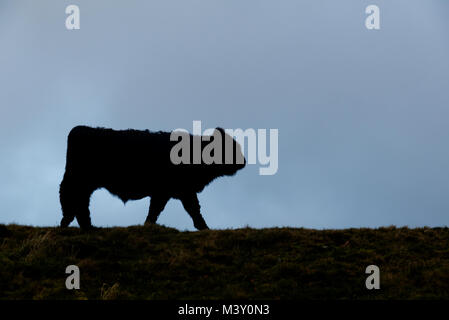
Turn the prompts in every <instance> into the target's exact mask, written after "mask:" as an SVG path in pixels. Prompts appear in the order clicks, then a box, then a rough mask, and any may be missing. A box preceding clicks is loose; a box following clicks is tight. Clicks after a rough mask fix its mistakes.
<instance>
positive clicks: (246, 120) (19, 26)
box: [0, 0, 449, 230]
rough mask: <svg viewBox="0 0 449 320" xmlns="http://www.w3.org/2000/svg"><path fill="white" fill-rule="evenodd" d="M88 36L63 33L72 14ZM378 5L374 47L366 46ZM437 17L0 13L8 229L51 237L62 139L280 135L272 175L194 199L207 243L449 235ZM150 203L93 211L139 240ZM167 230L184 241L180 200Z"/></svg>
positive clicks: (163, 2)
mask: <svg viewBox="0 0 449 320" xmlns="http://www.w3.org/2000/svg"><path fill="white" fill-rule="evenodd" d="M69 4H76V5H78V6H79V7H80V10H81V29H80V30H73V31H68V30H66V28H65V18H66V14H65V7H66V6H67V5H69ZM370 4H376V5H378V6H379V7H380V12H381V30H376V31H373V30H371V31H370V30H367V29H366V28H365V25H364V20H365V17H366V15H365V8H366V6H368V5H370ZM448 10H449V3H448V2H447V1H445V0H427V1H419V0H396V1H381V0H371V1H351V0H341V1H334V0H321V1H317V0H303V1H297V0H282V1H273V0H271V1H266V0H247V1H240V0H226V1H225V0H213V1H211V0H170V1H167V0H157V1H156V0H150V1H143V0H142V1H132V0H127V1H102V0H96V1H87V0H77V1H75V0H73V1H56V0H53V1H50V0H42V1H32V0H29V1H25V0H1V1H0V154H1V157H0V178H1V182H0V223H19V224H30V225H50V226H52V225H57V224H58V223H59V221H60V218H61V210H60V205H59V199H58V187H59V183H60V181H61V179H62V175H63V173H64V165H65V152H66V136H67V134H68V132H69V131H70V129H71V128H72V127H73V126H75V125H78V124H86V125H92V126H105V127H112V128H116V129H126V128H136V129H150V130H173V129H175V128H185V129H188V130H189V131H191V130H192V121H193V120H201V121H202V124H203V129H204V128H210V127H217V126H221V127H223V128H255V129H258V128H266V129H269V128H276V129H278V130H279V170H278V172H277V174H276V175H274V176H260V175H258V168H259V167H258V166H249V167H247V168H245V170H243V171H241V172H239V173H238V174H237V175H236V176H235V177H232V178H222V179H219V180H216V181H215V182H214V183H213V184H211V185H210V186H209V187H207V188H206V189H205V190H204V191H203V192H202V193H201V194H200V195H199V198H200V201H201V205H202V211H203V214H204V217H205V219H206V221H207V222H208V224H209V226H210V227H211V228H238V227H242V226H245V225H249V226H251V227H257V228H260V227H271V226H294V227H309V228H346V227H378V226H385V225H398V226H403V225H408V226H411V227H414V226H425V225H427V226H443V225H448V224H449V196H448V192H449V148H448V147H449V36H448V33H449V20H448V19H447V17H446V16H445V15H447V12H449V11H448ZM148 202H149V200H148V199H144V200H141V201H135V202H129V203H127V204H126V206H124V205H123V204H122V203H121V202H120V200H119V199H117V198H114V197H112V196H111V195H109V194H108V193H107V192H106V191H103V190H102V191H97V192H96V193H95V194H94V195H93V197H92V202H91V212H92V221H93V223H94V224H95V225H97V226H127V225H133V224H141V223H143V221H144V220H145V217H146V214H147V210H148ZM158 222H159V223H162V224H165V225H167V226H171V227H176V228H179V229H182V230H184V229H188V230H193V225H192V222H191V219H190V217H189V216H188V215H187V213H185V212H184V210H183V208H182V206H181V204H180V202H179V201H176V200H171V201H170V202H169V204H168V205H167V207H166V209H165V210H164V212H163V213H162V215H161V216H160V218H159V221H158Z"/></svg>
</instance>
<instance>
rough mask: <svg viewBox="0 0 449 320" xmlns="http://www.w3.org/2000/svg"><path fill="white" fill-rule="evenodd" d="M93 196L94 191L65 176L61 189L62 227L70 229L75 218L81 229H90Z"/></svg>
mask: <svg viewBox="0 0 449 320" xmlns="http://www.w3.org/2000/svg"><path fill="white" fill-rule="evenodd" d="M91 194H92V190H89V189H87V188H85V187H83V186H82V185H81V184H79V183H76V182H75V180H73V179H71V178H70V177H68V176H67V175H65V176H64V179H63V180H62V182H61V185H60V189H59V198H60V201H61V207H62V214H63V217H62V220H61V227H63V228H65V227H68V226H69V224H70V223H71V222H72V221H73V220H74V219H75V217H76V220H77V221H78V224H79V225H80V227H81V228H83V229H89V228H91V227H92V224H91V221H90V212H89V202H90V195H91Z"/></svg>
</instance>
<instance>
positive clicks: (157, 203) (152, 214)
mask: <svg viewBox="0 0 449 320" xmlns="http://www.w3.org/2000/svg"><path fill="white" fill-rule="evenodd" d="M169 199H170V197H167V196H161V195H155V196H153V197H151V200H150V210H149V211H148V216H147V219H146V220H145V225H149V224H154V223H156V220H157V218H158V217H159V214H160V213H161V212H162V210H164V208H165V205H166V204H167V202H168V200H169Z"/></svg>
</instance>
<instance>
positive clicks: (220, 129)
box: [215, 127, 225, 136]
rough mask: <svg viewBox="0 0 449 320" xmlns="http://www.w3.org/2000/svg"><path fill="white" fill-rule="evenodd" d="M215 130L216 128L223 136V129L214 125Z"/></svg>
mask: <svg viewBox="0 0 449 320" xmlns="http://www.w3.org/2000/svg"><path fill="white" fill-rule="evenodd" d="M215 130H217V131H218V132H220V133H221V134H222V135H223V136H224V135H225V131H224V129H223V128H220V127H216V128H215Z"/></svg>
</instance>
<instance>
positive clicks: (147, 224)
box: [143, 220, 156, 227]
mask: <svg viewBox="0 0 449 320" xmlns="http://www.w3.org/2000/svg"><path fill="white" fill-rule="evenodd" d="M143 225H144V226H145V227H150V226H155V225H156V222H153V221H149V220H148V221H145V223H144V224H143Z"/></svg>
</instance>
